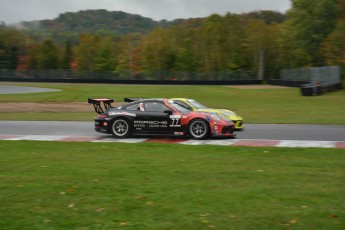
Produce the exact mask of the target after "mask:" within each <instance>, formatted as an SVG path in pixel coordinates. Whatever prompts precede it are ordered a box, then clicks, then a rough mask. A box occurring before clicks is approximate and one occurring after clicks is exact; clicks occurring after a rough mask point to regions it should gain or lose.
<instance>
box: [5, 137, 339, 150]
mask: <svg viewBox="0 0 345 230" xmlns="http://www.w3.org/2000/svg"><path fill="white" fill-rule="evenodd" d="M0 140H7V141H17V140H18V141H21V140H33V141H60V142H120V143H141V142H157V143H171V144H172V143H176V144H184V145H223V146H253V147H304V148H309V147H314V148H345V141H308V140H263V139H262V140H261V139H211V140H193V139H176V138H128V139H116V138H113V137H92V136H62V135H3V134H0Z"/></svg>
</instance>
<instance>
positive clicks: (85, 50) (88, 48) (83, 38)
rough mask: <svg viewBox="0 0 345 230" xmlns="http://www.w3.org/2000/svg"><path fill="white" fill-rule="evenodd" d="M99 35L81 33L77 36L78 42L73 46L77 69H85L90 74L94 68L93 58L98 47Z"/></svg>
mask: <svg viewBox="0 0 345 230" xmlns="http://www.w3.org/2000/svg"><path fill="white" fill-rule="evenodd" d="M99 40H100V39H99V37H98V36H93V35H89V34H82V35H80V37H79V44H78V45H77V46H76V47H75V52H74V56H75V61H76V65H77V67H78V69H80V70H87V71H88V73H89V75H91V74H92V73H93V72H94V70H95V68H96V67H95V59H96V56H97V51H98V47H99Z"/></svg>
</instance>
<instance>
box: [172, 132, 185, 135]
mask: <svg viewBox="0 0 345 230" xmlns="http://www.w3.org/2000/svg"><path fill="white" fill-rule="evenodd" d="M174 135H175V136H183V135H184V133H183V132H174Z"/></svg>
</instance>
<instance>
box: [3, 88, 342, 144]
mask: <svg viewBox="0 0 345 230" xmlns="http://www.w3.org/2000/svg"><path fill="white" fill-rule="evenodd" d="M51 91H58V90H56V89H47V88H35V87H23V86H6V85H0V94H15V93H35V92H51ZM236 134H237V137H236V138H235V139H210V140H192V139H186V138H182V139H181V138H179V137H164V138H162V137H157V136H154V137H152V136H150V137H133V138H129V139H115V138H113V137H111V135H104V134H100V133H96V132H95V131H94V123H93V122H92V121H90V122H76V121H0V140H41V141H93V142H129V143H136V142H144V141H149V142H150V141H153V142H163V143H181V144H191V145H198V144H213V145H235V146H277V147H324V148H345V125H301V124H298V125H286V124H246V126H245V130H244V131H238V132H236Z"/></svg>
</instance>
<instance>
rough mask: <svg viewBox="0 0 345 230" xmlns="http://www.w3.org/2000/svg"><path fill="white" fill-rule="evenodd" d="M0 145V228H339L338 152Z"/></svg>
mask: <svg viewBox="0 0 345 230" xmlns="http://www.w3.org/2000/svg"><path fill="white" fill-rule="evenodd" d="M171 147H172V146H171V145H169V144H158V143H140V144H124V143H58V142H39V141H16V142H11V141H0V157H1V167H0V203H1V205H0V217H1V218H0V229H21V230H25V229H116V228H123V229H135V230H137V229H150V230H151V229H234V230H236V229H248V230H250V229H255V230H260V229H263V230H266V229H325V230H328V229H345V203H344V194H345V171H344V169H345V152H344V150H342V149H317V148H251V147H229V146H184V145H174V146H173V147H174V148H171Z"/></svg>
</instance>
